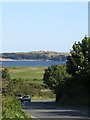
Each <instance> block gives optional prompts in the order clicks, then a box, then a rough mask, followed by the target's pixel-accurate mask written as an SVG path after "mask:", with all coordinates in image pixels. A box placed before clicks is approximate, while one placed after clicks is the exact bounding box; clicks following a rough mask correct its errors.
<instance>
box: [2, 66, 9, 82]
mask: <svg viewBox="0 0 90 120" xmlns="http://www.w3.org/2000/svg"><path fill="white" fill-rule="evenodd" d="M9 79H10V75H9V71H8V69H7V68H4V69H3V70H2V80H9Z"/></svg>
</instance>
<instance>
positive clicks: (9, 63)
mask: <svg viewBox="0 0 90 120" xmlns="http://www.w3.org/2000/svg"><path fill="white" fill-rule="evenodd" d="M65 63H66V62H65V61H20V60H19V61H18V60H16V61H0V66H2V67H9V66H51V65H55V64H59V65H60V64H65Z"/></svg>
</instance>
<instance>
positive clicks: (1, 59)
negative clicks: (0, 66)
mask: <svg viewBox="0 0 90 120" xmlns="http://www.w3.org/2000/svg"><path fill="white" fill-rule="evenodd" d="M3 61H52V60H40V59H34V60H31V59H21V60H15V59H4V58H0V62H3Z"/></svg>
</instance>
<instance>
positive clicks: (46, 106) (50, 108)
mask: <svg viewBox="0 0 90 120" xmlns="http://www.w3.org/2000/svg"><path fill="white" fill-rule="evenodd" d="M22 109H23V110H24V111H25V112H26V113H27V114H30V115H32V116H34V117H35V118H37V119H38V120H44V119H45V118H47V119H46V120H50V119H51V120H59V119H61V120H73V119H78V120H81V119H83V120H87V119H90V118H88V109H87V108H81V107H70V106H67V107H65V106H64V107H62V106H60V105H58V104H56V103H55V102H54V101H46V100H44V101H32V102H31V103H29V102H23V103H22Z"/></svg>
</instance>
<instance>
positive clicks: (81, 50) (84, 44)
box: [67, 36, 90, 83]
mask: <svg viewBox="0 0 90 120" xmlns="http://www.w3.org/2000/svg"><path fill="white" fill-rule="evenodd" d="M70 53H71V56H69V57H68V58H67V71H68V73H69V74H71V75H72V76H73V77H74V78H79V79H82V80H84V82H85V83H87V82H88V79H89V77H90V38H89V37H87V36H85V37H84V38H83V40H82V41H81V42H78V43H76V42H75V43H74V44H73V47H72V50H71V52H70Z"/></svg>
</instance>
